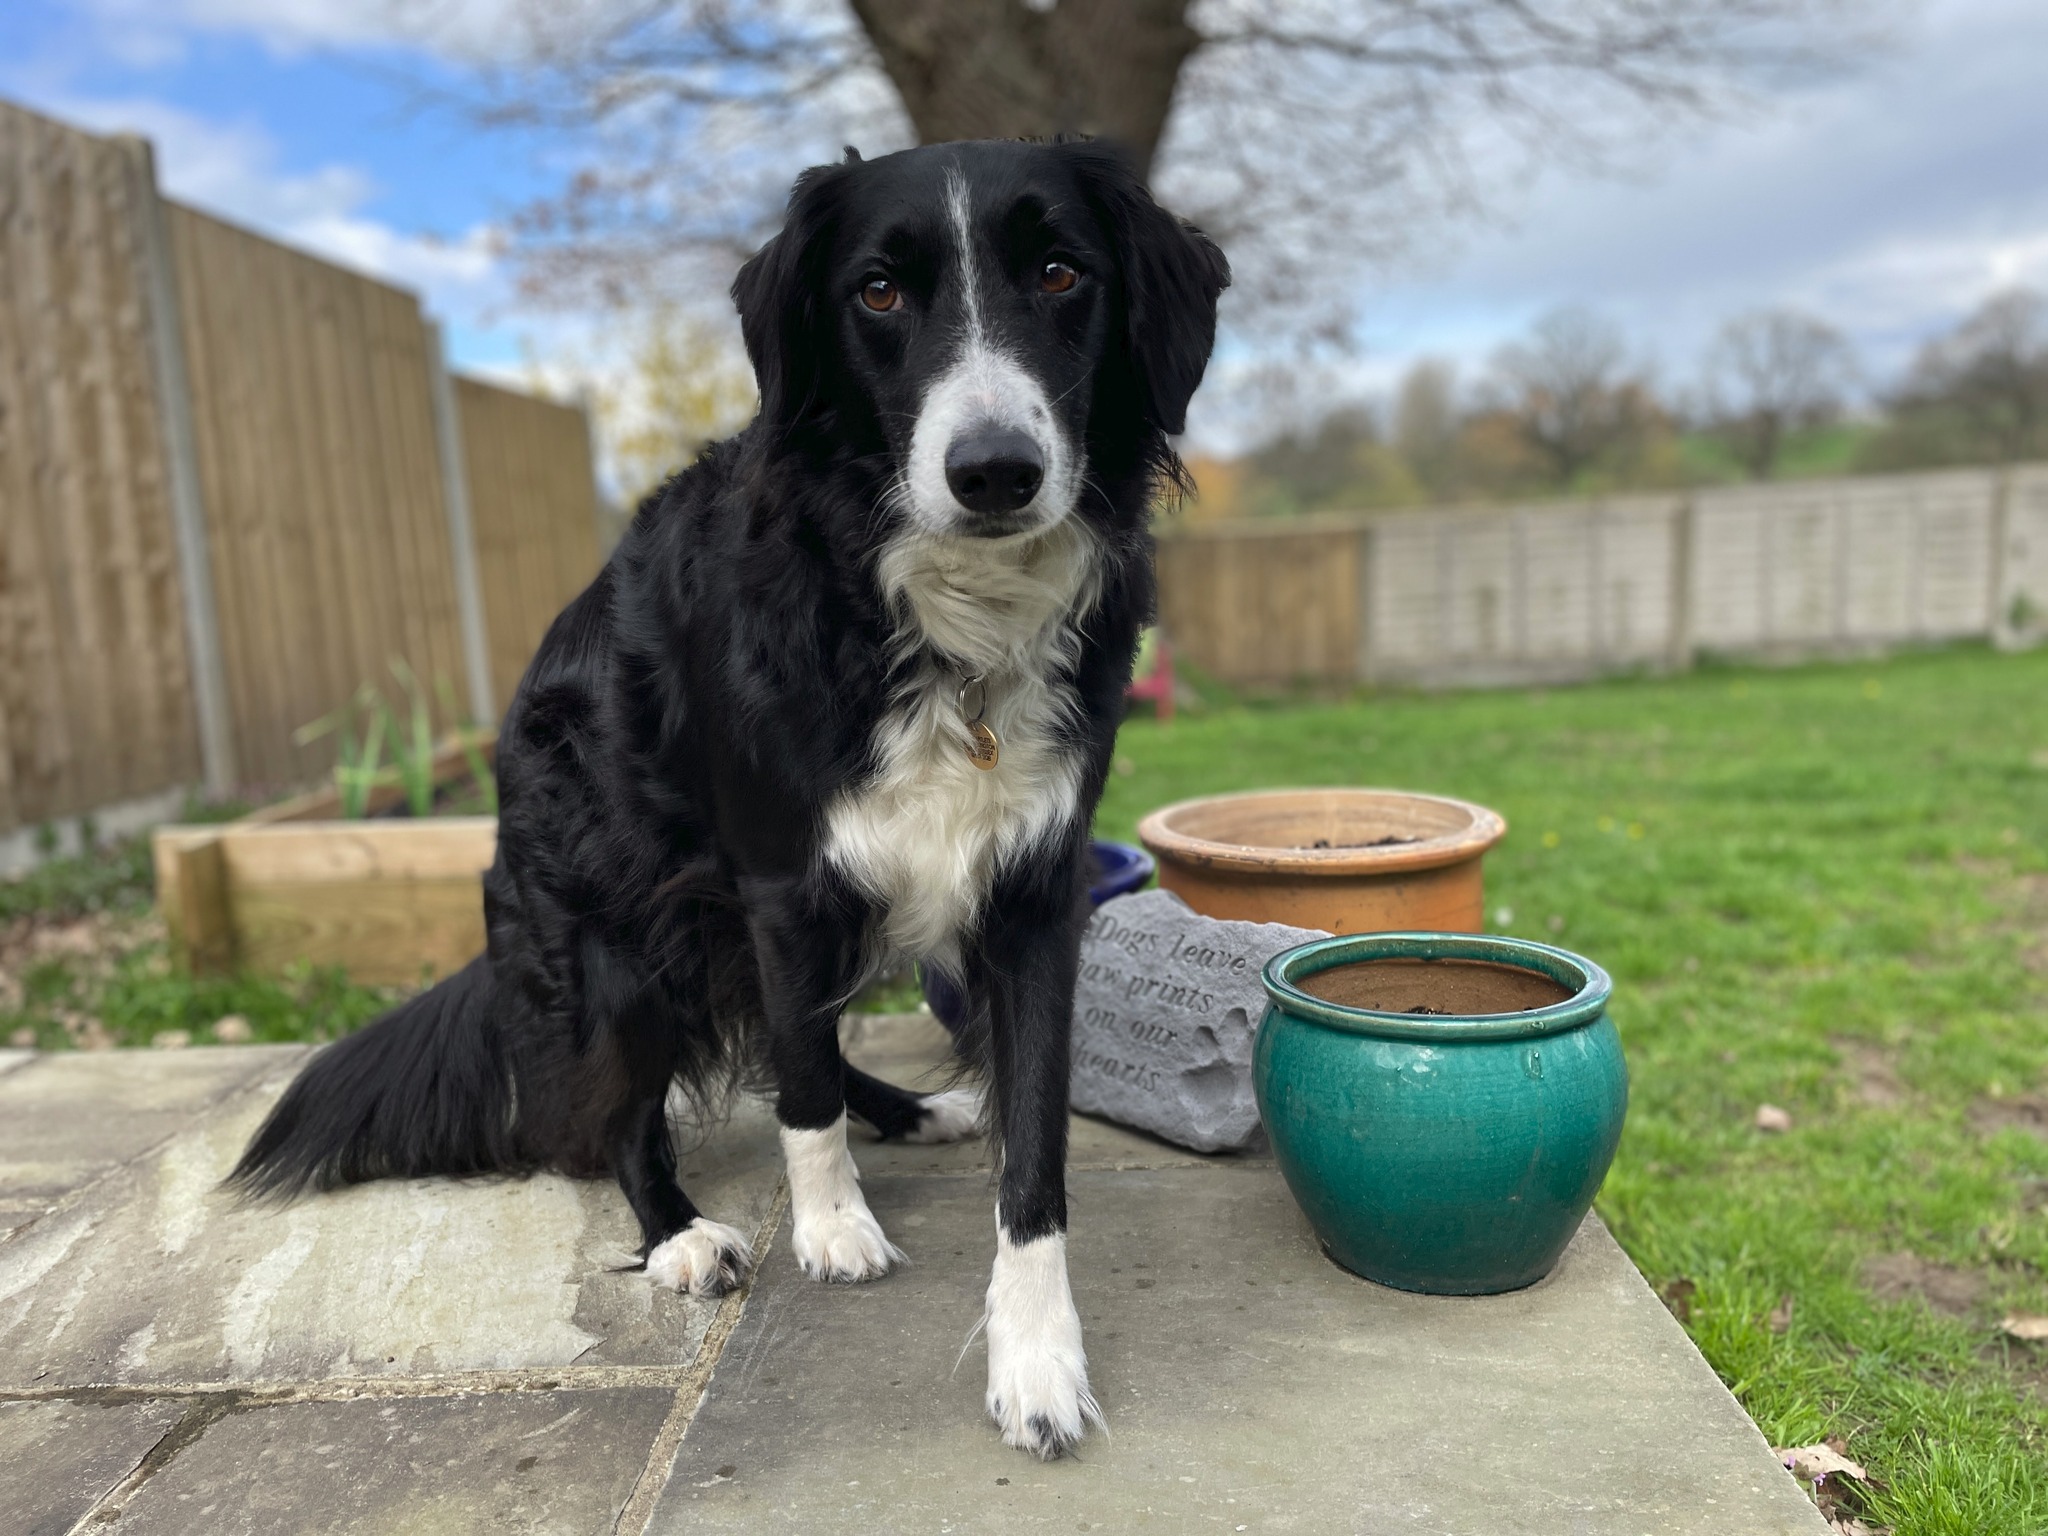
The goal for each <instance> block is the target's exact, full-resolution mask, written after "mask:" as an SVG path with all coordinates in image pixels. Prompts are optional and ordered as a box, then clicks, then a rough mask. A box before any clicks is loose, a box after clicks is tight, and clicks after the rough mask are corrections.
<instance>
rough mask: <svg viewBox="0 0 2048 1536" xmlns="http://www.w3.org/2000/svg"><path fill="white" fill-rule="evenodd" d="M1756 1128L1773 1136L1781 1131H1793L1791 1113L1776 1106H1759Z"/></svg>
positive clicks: (1757, 1108)
mask: <svg viewBox="0 0 2048 1536" xmlns="http://www.w3.org/2000/svg"><path fill="white" fill-rule="evenodd" d="M1756 1128H1757V1129H1758V1130H1760V1131H1766V1132H1769V1133H1770V1134H1772V1135H1776V1134H1777V1133H1778V1132H1780V1131H1789V1130H1791V1129H1792V1115H1791V1112H1790V1111H1788V1110H1783V1109H1780V1108H1778V1106H1777V1105H1775V1104H1759V1105H1757V1107H1756Z"/></svg>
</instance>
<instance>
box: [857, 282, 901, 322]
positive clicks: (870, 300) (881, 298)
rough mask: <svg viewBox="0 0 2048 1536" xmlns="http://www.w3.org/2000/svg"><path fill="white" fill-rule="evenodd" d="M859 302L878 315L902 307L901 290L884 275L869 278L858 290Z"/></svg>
mask: <svg viewBox="0 0 2048 1536" xmlns="http://www.w3.org/2000/svg"><path fill="white" fill-rule="evenodd" d="M860 301H861V303H863V304H865V305H867V307H868V308H869V309H872V310H873V311H874V312H875V313H876V314H878V315H885V314H887V313H888V312H889V311H890V310H892V309H901V308H902V307H903V292H902V290H901V289H899V288H898V287H897V286H896V285H895V284H894V283H892V282H890V281H889V279H887V278H886V277H876V278H870V279H869V280H868V284H867V286H866V287H864V288H862V289H861V291H860Z"/></svg>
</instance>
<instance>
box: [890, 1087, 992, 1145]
mask: <svg viewBox="0 0 2048 1536" xmlns="http://www.w3.org/2000/svg"><path fill="white" fill-rule="evenodd" d="M980 1130H981V1090H980V1089H979V1088H948V1089H947V1090H946V1091H945V1092H943V1093H933V1094H927V1095H926V1096H925V1098H924V1099H923V1100H922V1101H921V1102H920V1103H919V1105H918V1115H917V1129H916V1130H914V1131H912V1132H910V1133H909V1134H908V1135H907V1136H905V1137H904V1138H903V1139H904V1140H905V1141H916V1142H923V1143H927V1144H929V1143H935V1142H942V1141H965V1140H966V1139H967V1138H968V1137H969V1136H972V1135H975V1134H976V1133H977V1132H979V1131H980Z"/></svg>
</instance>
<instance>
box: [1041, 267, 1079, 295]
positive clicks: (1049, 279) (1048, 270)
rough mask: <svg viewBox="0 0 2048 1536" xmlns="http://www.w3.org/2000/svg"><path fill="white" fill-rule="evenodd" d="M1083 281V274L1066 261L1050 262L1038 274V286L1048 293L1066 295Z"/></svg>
mask: <svg viewBox="0 0 2048 1536" xmlns="http://www.w3.org/2000/svg"><path fill="white" fill-rule="evenodd" d="M1080 280H1081V274H1080V273H1079V272H1076V271H1075V270H1074V269H1073V268H1072V267H1070V266H1068V265H1067V264H1066V263H1065V262H1064V261H1048V262H1047V263H1046V264H1045V266H1044V267H1043V269H1041V270H1040V272H1039V274H1038V286H1039V287H1041V288H1043V289H1044V290H1045V291H1046V292H1047V293H1065V292H1066V291H1067V290H1068V289H1069V288H1071V287H1073V286H1074V284H1076V283H1078V282H1079V281H1080Z"/></svg>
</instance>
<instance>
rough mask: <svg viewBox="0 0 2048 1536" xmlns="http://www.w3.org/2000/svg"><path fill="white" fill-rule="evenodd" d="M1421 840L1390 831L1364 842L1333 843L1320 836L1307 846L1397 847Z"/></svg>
mask: <svg viewBox="0 0 2048 1536" xmlns="http://www.w3.org/2000/svg"><path fill="white" fill-rule="evenodd" d="M1421 841H1422V839H1421V838H1419V837H1401V836H1398V835H1397V834H1395V833H1392V832H1390V833H1388V834H1387V835H1386V836H1385V837H1375V838H1373V839H1371V840H1370V841H1369V842H1363V843H1333V842H1331V841H1330V840H1329V839H1328V838H1327V837H1319V838H1317V839H1316V840H1315V841H1314V842H1312V843H1309V844H1307V845H1306V846H1308V847H1310V848H1395V847H1398V846H1400V845H1401V844H1402V843H1419V842H1421Z"/></svg>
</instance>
